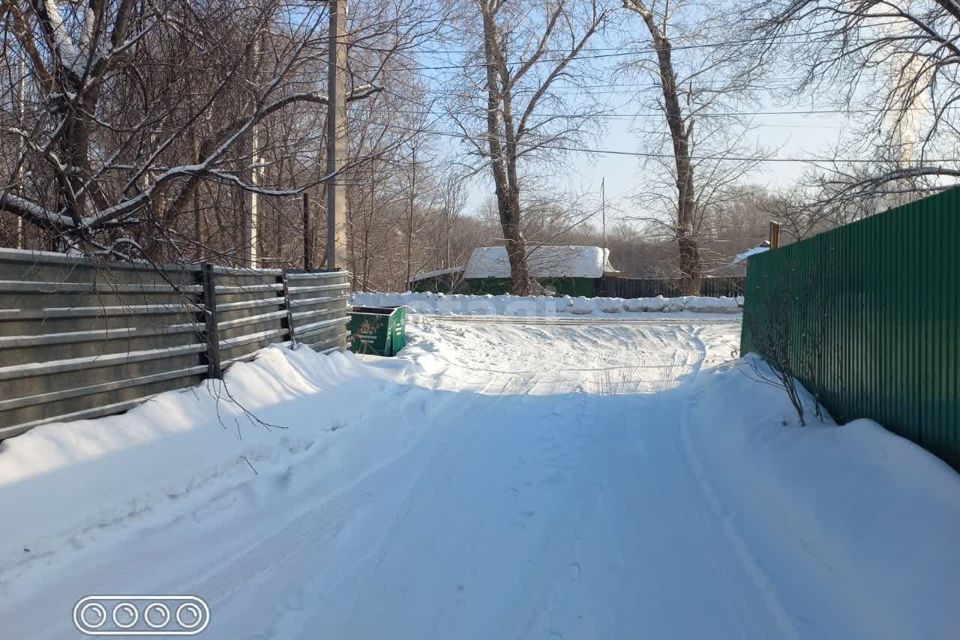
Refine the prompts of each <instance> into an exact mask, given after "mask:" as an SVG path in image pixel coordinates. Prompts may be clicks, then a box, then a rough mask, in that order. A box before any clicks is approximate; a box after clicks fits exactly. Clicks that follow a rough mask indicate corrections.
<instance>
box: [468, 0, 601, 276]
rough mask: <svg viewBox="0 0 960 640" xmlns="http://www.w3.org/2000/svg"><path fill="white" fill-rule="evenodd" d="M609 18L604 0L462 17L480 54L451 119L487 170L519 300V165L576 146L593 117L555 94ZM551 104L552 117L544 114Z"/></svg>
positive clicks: (507, 7) (485, 6)
mask: <svg viewBox="0 0 960 640" xmlns="http://www.w3.org/2000/svg"><path fill="white" fill-rule="evenodd" d="M606 15H607V14H606V11H605V10H604V9H603V8H602V7H601V2H600V1H599V0H583V1H579V2H576V3H569V4H568V3H567V2H565V1H564V0H551V1H546V2H539V1H527V2H507V1H506V0H473V2H472V3H471V7H470V9H466V10H465V12H464V14H463V15H462V16H461V23H462V25H463V30H464V32H465V33H467V34H468V35H471V36H472V37H476V38H477V39H479V41H480V43H481V47H480V53H479V55H468V56H466V57H465V59H464V61H463V78H462V87H463V88H462V90H461V95H460V96H459V99H457V100H455V101H453V104H452V105H451V110H450V114H451V116H452V117H453V118H454V120H455V122H456V124H457V126H458V127H459V129H460V131H461V133H462V134H463V135H464V137H465V139H466V140H467V141H468V142H469V144H470V146H471V147H472V150H473V152H474V153H475V154H476V155H477V156H478V157H479V158H481V159H482V160H483V162H484V163H485V164H486V167H487V168H488V169H489V171H490V176H491V177H492V180H493V185H494V191H495V194H496V200H497V214H498V218H499V222H500V228H501V231H502V233H503V240H504V243H505V244H506V249H507V255H508V257H509V260H510V271H511V278H512V290H513V293H515V294H517V295H526V294H527V293H529V292H530V290H531V286H532V281H531V277H530V269H529V265H528V260H527V243H526V239H525V238H524V235H523V205H524V200H523V193H522V192H523V187H522V181H523V177H522V168H521V166H520V164H521V162H522V161H531V160H533V159H534V158H536V157H538V156H539V157H543V155H544V153H549V152H552V153H554V154H555V153H556V152H557V151H558V150H560V148H561V147H564V146H566V145H570V144H572V142H574V141H576V140H577V139H578V134H579V132H580V130H581V126H580V125H582V124H583V123H584V122H585V121H586V120H588V119H589V117H590V116H591V115H592V113H593V110H592V109H591V108H590V107H589V106H588V105H585V104H584V103H583V102H581V104H580V105H574V104H572V102H570V101H567V100H565V98H564V97H563V95H562V94H561V93H560V92H556V91H555V89H556V87H557V86H558V85H561V84H571V83H573V84H574V85H575V84H576V82H577V76H578V74H579V73H582V71H579V70H578V69H577V68H576V65H575V63H576V61H577V59H578V58H579V57H580V55H581V53H582V52H583V50H584V47H586V45H587V43H588V42H590V40H591V39H592V38H593V37H594V36H595V35H597V33H599V31H600V30H601V28H602V26H603V24H604V21H605V19H606ZM547 105H551V109H550V111H552V113H545V112H544V111H545V109H544V107H546V106H547Z"/></svg>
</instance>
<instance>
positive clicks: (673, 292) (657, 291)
mask: <svg viewBox="0 0 960 640" xmlns="http://www.w3.org/2000/svg"><path fill="white" fill-rule="evenodd" d="M745 284H746V278H744V277H743V276H728V277H717V278H710V277H707V278H703V279H702V280H701V281H700V295H702V296H708V297H712V298H716V297H720V296H727V297H728V298H734V297H736V296H742V295H743V290H744V286H745ZM597 295H598V296H601V297H608V298H656V297H657V296H663V297H664V298H678V297H680V296H682V295H683V294H682V293H681V291H680V279H679V278H620V277H617V276H604V277H603V278H601V279H600V280H599V281H598V283H597Z"/></svg>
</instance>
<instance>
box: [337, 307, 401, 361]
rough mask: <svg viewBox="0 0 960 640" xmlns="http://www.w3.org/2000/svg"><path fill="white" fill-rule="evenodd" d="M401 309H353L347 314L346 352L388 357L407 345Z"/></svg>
mask: <svg viewBox="0 0 960 640" xmlns="http://www.w3.org/2000/svg"><path fill="white" fill-rule="evenodd" d="M406 325H407V310H406V309H405V308H404V307H354V308H353V311H352V312H351V314H350V350H351V351H353V352H354V353H367V354H374V355H378V356H392V355H395V354H396V353H397V352H398V351H400V349H403V347H404V346H405V345H406V344H407V334H406Z"/></svg>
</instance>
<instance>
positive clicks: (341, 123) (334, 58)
mask: <svg viewBox="0 0 960 640" xmlns="http://www.w3.org/2000/svg"><path fill="white" fill-rule="evenodd" d="M327 6H328V7H329V11H330V34H329V53H328V71H327V100H328V104H327V259H326V266H327V269H331V270H332V269H338V268H343V267H344V266H345V265H346V264H347V257H348V256H347V193H346V189H345V188H344V185H343V176H342V175H340V172H341V171H343V166H344V158H345V156H346V152H347V96H346V93H347V42H346V32H347V0H327Z"/></svg>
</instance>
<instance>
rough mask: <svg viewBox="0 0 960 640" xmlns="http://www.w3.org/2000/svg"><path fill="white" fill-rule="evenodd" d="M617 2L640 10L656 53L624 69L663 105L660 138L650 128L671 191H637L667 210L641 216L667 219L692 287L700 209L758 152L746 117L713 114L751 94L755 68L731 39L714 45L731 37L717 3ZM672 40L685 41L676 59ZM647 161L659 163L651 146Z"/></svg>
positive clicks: (697, 269)
mask: <svg viewBox="0 0 960 640" xmlns="http://www.w3.org/2000/svg"><path fill="white" fill-rule="evenodd" d="M623 6H624V8H625V9H626V10H627V11H628V12H630V13H632V14H634V15H636V16H638V17H639V18H640V20H641V22H642V25H643V26H642V28H643V30H644V31H645V32H646V34H647V38H646V39H645V40H646V42H648V43H649V45H648V46H649V50H651V52H652V55H653V58H654V60H652V61H650V60H648V59H647V58H645V57H644V56H642V55H641V56H640V57H638V59H637V60H634V61H631V62H629V63H627V64H626V65H623V67H622V70H623V71H627V72H631V73H641V74H644V75H647V76H649V77H651V78H652V80H653V82H654V85H655V86H656V87H657V88H658V91H659V95H658V96H657V97H656V99H654V100H653V105H654V107H655V108H656V109H658V110H659V111H660V112H662V113H663V116H664V123H665V125H666V132H665V133H666V139H665V140H664V139H663V137H661V136H659V135H657V134H654V135H653V136H652V139H651V142H652V143H653V144H652V149H653V150H659V149H661V148H663V147H667V148H669V150H670V151H669V158H670V162H671V163H672V166H669V167H664V168H665V169H666V171H665V173H666V174H667V175H669V176H670V179H669V185H670V188H669V191H668V192H667V193H669V196H668V197H666V198H664V197H663V196H662V194H661V193H657V192H654V191H653V190H651V189H649V188H648V189H647V191H646V192H645V193H644V194H643V196H642V197H643V199H644V201H647V202H649V201H650V200H651V197H652V198H657V199H661V200H662V201H664V202H665V204H666V208H667V209H668V210H669V211H670V213H669V215H668V216H667V218H666V220H663V219H657V218H656V217H654V216H649V215H648V216H647V217H646V220H647V221H648V222H652V223H658V224H664V225H666V226H667V228H668V230H669V232H670V233H671V234H672V236H673V238H674V240H675V242H676V244H677V249H678V253H679V261H678V267H679V272H680V278H681V283H682V284H681V288H682V290H683V291H684V292H685V293H688V294H693V295H695V294H697V293H699V292H700V279H701V277H702V275H703V256H702V255H701V244H702V242H701V237H700V236H701V226H702V224H703V221H704V217H705V216H706V214H707V212H708V211H709V209H710V207H711V206H714V205H715V204H716V203H717V201H718V200H719V199H722V198H723V197H724V194H726V193H728V192H729V191H728V187H730V186H731V185H733V184H735V183H736V182H737V181H738V180H740V179H741V178H743V176H744V175H745V174H747V173H748V172H749V171H750V170H752V169H753V168H754V167H755V166H756V165H757V161H754V160H750V159H749V158H750V157H759V155H760V152H759V150H757V149H751V150H750V151H749V152H748V153H744V150H745V147H746V146H747V145H745V143H744V133H745V131H746V130H747V129H748V125H747V123H746V122H745V121H743V120H742V119H738V118H736V117H735V116H725V117H722V118H721V117H719V114H718V112H722V111H724V110H725V107H727V106H729V105H730V104H731V103H734V102H736V103H741V104H742V101H744V100H745V99H748V98H749V97H750V96H749V94H750V90H751V88H752V83H753V74H754V70H755V68H754V67H753V65H751V64H750V63H749V62H748V61H745V60H744V59H743V58H742V56H740V54H739V51H738V50H737V48H736V47H734V46H713V45H714V44H715V41H716V40H724V39H726V40H729V39H730V36H729V31H730V24H729V22H728V21H727V20H726V18H725V17H724V12H723V10H722V8H721V7H719V6H718V7H715V8H712V9H709V8H705V7H704V6H703V5H701V4H699V3H692V2H687V1H685V0H677V1H675V2H669V1H666V0H623ZM674 41H679V42H680V43H682V44H683V45H684V46H683V47H682V50H683V53H682V55H681V57H680V58H679V59H678V57H677V55H676V53H675V51H674ZM640 50H642V48H640ZM664 142H666V144H663V143H664ZM698 151H699V154H698V153H697V152H698ZM698 155H699V157H698ZM739 156H742V157H743V158H744V159H743V160H739V159H738V157H739ZM651 162H653V163H658V162H660V163H661V164H663V163H662V159H661V158H660V157H658V156H657V155H656V154H652V157H651ZM671 192H672V193H671Z"/></svg>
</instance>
